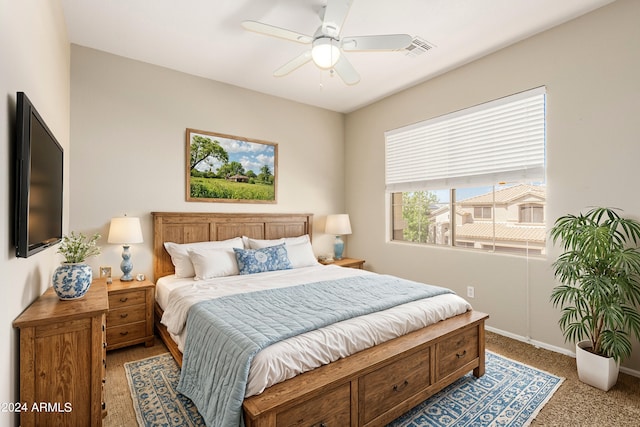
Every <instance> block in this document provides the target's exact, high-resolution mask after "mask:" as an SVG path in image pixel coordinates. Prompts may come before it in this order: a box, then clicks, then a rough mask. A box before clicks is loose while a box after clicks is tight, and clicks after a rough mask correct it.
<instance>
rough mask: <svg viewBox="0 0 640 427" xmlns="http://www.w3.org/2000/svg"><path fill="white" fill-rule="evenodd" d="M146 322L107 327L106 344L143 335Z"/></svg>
mask: <svg viewBox="0 0 640 427" xmlns="http://www.w3.org/2000/svg"><path fill="white" fill-rule="evenodd" d="M145 330H146V323H145V322H138V323H128V324H126V325H122V326H115V327H113V328H111V327H109V328H107V345H109V346H113V345H117V344H120V343H123V342H126V341H132V340H137V339H140V338H143V337H144V336H145Z"/></svg>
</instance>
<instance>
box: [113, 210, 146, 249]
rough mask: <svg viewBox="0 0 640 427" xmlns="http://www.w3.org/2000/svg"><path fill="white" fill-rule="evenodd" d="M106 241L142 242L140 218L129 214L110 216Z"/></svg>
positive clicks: (122, 242)
mask: <svg viewBox="0 0 640 427" xmlns="http://www.w3.org/2000/svg"><path fill="white" fill-rule="evenodd" d="M107 242H109V243H120V244H130V243H142V242H143V240H142V227H140V218H135V217H129V216H125V217H120V218H111V226H110V227H109V237H108V238H107Z"/></svg>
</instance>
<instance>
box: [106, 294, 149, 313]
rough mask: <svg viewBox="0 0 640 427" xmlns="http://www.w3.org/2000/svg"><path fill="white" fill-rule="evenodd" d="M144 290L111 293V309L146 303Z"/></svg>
mask: <svg viewBox="0 0 640 427" xmlns="http://www.w3.org/2000/svg"><path fill="white" fill-rule="evenodd" d="M145 295H146V294H145V292H144V290H135V291H128V292H118V293H110V294H109V310H114V309H118V308H121V307H127V306H131V305H137V304H144V303H145V301H146V297H145Z"/></svg>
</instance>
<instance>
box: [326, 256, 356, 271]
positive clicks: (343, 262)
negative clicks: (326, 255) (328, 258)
mask: <svg viewBox="0 0 640 427" xmlns="http://www.w3.org/2000/svg"><path fill="white" fill-rule="evenodd" d="M320 263H321V264H324V265H331V264H334V265H338V266H340V267H349V268H359V269H363V268H364V263H365V260H363V259H357V258H346V257H345V258H342V259H335V260H333V261H332V262H324V261H320Z"/></svg>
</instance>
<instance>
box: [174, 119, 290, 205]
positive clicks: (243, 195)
mask: <svg viewBox="0 0 640 427" xmlns="http://www.w3.org/2000/svg"><path fill="white" fill-rule="evenodd" d="M186 148H187V165H186V184H187V186H186V199H187V201H188V202H223V203H224V202H227V203H276V202H277V194H278V191H277V185H278V172H277V171H278V144H276V143H274V142H268V141H262V140H257V139H249V138H244V137H241V136H234V135H226V134H221V133H215V132H209V131H203V130H197V129H189V128H187V130H186Z"/></svg>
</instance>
